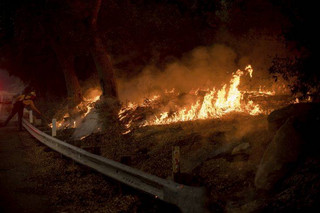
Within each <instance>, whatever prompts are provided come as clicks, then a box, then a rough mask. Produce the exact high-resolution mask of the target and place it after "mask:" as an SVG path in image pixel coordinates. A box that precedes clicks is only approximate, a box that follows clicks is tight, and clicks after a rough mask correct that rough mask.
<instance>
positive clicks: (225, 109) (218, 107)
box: [144, 65, 274, 125]
mask: <svg viewBox="0 0 320 213" xmlns="http://www.w3.org/2000/svg"><path fill="white" fill-rule="evenodd" d="M245 71H246V72H248V73H249V75H250V77H252V73H253V69H252V67H251V65H248V66H247V67H246V68H245ZM242 75H244V72H243V71H241V70H237V71H236V72H235V73H233V74H232V78H231V80H230V83H229V86H228V85H227V84H225V85H223V86H222V88H221V89H220V90H218V91H217V92H216V89H215V88H212V89H205V90H201V91H206V94H205V96H204V97H203V100H197V101H196V103H195V104H192V105H191V106H190V107H189V108H187V107H183V108H181V109H178V110H177V111H176V112H174V113H169V111H165V112H161V113H160V115H159V116H155V117H154V118H151V119H148V120H147V121H146V122H145V124H144V125H162V124H170V123H175V122H181V121H191V120H203V119H210V118H219V117H221V116H223V115H225V114H227V113H230V112H245V113H248V114H250V115H258V114H261V113H263V111H262V110H261V107H260V106H259V105H258V104H255V103H254V102H253V101H251V100H250V101H248V102H247V103H242V101H241V100H242V98H243V92H241V91H240V90H239V89H238V87H239V85H240V82H241V81H240V80H241V76H242ZM227 88H228V89H227ZM199 90H200V89H199V88H198V89H196V90H192V91H190V92H189V93H190V94H195V95H197V94H198V92H199ZM173 91H174V90H173ZM259 93H265V94H268V95H269V94H270V95H272V94H274V93H273V92H270V91H262V90H261V88H260V90H259Z"/></svg>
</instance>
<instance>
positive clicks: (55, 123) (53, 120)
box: [51, 118, 57, 137]
mask: <svg viewBox="0 0 320 213" xmlns="http://www.w3.org/2000/svg"><path fill="white" fill-rule="evenodd" d="M51 135H52V137H55V136H57V120H56V119H55V118H54V119H52V132H51Z"/></svg>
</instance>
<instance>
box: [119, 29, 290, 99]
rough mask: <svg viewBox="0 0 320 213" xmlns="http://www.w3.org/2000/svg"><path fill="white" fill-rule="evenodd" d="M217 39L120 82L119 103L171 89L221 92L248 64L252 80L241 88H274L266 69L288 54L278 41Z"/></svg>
mask: <svg viewBox="0 0 320 213" xmlns="http://www.w3.org/2000/svg"><path fill="white" fill-rule="evenodd" d="M224 34H225V35H224ZM217 40H220V41H222V42H224V43H217V44H214V45H212V46H208V47H205V46H201V47H197V48H195V49H194V50H192V51H191V52H189V53H186V54H185V55H184V56H183V57H182V58H181V59H179V60H175V61H174V62H172V63H169V64H167V65H166V66H165V68H164V69H163V70H161V69H159V68H157V67H155V66H154V65H148V66H146V67H145V68H144V69H143V71H142V72H141V74H140V75H138V76H136V77H134V78H132V79H129V80H128V79H119V80H118V87H119V97H120V100H122V101H123V102H125V101H135V102H141V101H142V100H143V99H145V98H147V97H150V96H152V95H155V94H159V93H161V92H164V91H166V90H168V91H169V90H172V89H173V88H174V89H175V91H178V92H189V91H191V90H194V89H197V88H200V89H207V88H210V89H211V88H212V87H216V88H218V89H220V88H221V87H222V85H224V84H227V83H229V81H230V79H231V75H232V73H233V72H235V71H237V70H238V69H241V70H244V68H245V66H246V65H248V64H251V65H252V67H253V69H254V73H253V76H254V78H253V80H250V81H249V79H244V83H242V84H241V85H246V86H247V88H248V89H253V88H255V89H258V88H259V87H260V86H262V87H263V88H268V89H273V90H276V89H277V88H276V87H275V85H274V79H273V78H272V76H270V74H269V72H268V68H269V67H270V66H271V63H272V59H273V58H274V57H275V56H284V55H288V50H287V49H286V47H285V45H284V41H283V40H281V38H279V37H274V36H270V35H261V34H257V33H256V32H249V33H248V34H246V35H245V36H242V37H240V38H235V37H232V36H230V34H228V33H226V32H224V31H222V32H220V33H219V34H218V35H217ZM226 43H228V45H226ZM242 81H243V80H242ZM278 84H279V82H278Z"/></svg>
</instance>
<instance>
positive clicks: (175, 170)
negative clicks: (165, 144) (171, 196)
mask: <svg viewBox="0 0 320 213" xmlns="http://www.w3.org/2000/svg"><path fill="white" fill-rule="evenodd" d="M179 173H180V147H179V146H173V147H172V176H173V179H174V180H175V179H176V176H177V174H179Z"/></svg>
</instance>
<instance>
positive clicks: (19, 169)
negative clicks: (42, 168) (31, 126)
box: [0, 124, 54, 212]
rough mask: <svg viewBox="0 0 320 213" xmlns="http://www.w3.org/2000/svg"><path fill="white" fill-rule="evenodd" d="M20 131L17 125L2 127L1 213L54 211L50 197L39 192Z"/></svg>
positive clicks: (0, 148) (0, 157) (0, 145)
mask: <svg viewBox="0 0 320 213" xmlns="http://www.w3.org/2000/svg"><path fill="white" fill-rule="evenodd" d="M28 148H29V146H28V145H27V144H24V143H23V140H22V138H21V133H20V132H18V130H17V127H16V126H15V125H14V124H11V125H9V126H8V127H4V128H0V212H52V211H54V210H53V209H52V207H49V205H48V203H49V202H48V201H49V197H48V196H47V195H43V194H41V195H40V194H36V193H35V187H36V183H35V182H33V181H31V180H30V177H31V169H32V168H31V165H30V164H29V163H28V161H27V156H26V152H28Z"/></svg>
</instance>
